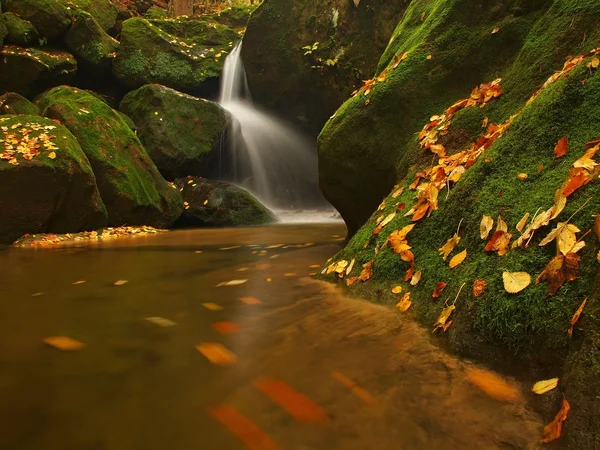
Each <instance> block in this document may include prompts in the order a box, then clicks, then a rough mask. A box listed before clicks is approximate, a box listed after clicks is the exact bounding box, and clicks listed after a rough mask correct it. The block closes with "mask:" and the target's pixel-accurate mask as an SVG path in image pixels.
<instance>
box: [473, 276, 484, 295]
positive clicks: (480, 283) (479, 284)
mask: <svg viewBox="0 0 600 450" xmlns="http://www.w3.org/2000/svg"><path fill="white" fill-rule="evenodd" d="M486 286H487V281H485V280H479V279H478V280H475V283H473V295H474V296H475V297H479V296H481V294H483V292H484V291H485V287H486Z"/></svg>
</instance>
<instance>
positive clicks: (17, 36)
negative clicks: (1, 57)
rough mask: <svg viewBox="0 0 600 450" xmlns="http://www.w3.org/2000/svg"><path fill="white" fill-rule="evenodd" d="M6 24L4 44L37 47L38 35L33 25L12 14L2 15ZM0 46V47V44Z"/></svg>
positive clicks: (38, 42)
mask: <svg viewBox="0 0 600 450" xmlns="http://www.w3.org/2000/svg"><path fill="white" fill-rule="evenodd" d="M2 15H3V16H4V23H5V24H6V29H7V32H8V34H7V37H6V42H8V43H10V44H15V45H22V46H29V45H39V44H40V35H39V33H38V31H37V30H36V28H35V27H34V26H33V24H32V23H31V22H29V21H27V20H25V19H22V18H20V17H19V16H18V15H16V14H15V13H12V12H6V13H4V14H2ZM0 45H2V44H1V43H0Z"/></svg>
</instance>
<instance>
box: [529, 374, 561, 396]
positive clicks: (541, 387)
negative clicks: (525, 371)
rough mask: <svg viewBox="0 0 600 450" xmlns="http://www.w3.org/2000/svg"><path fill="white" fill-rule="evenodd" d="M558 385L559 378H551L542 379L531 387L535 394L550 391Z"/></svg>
mask: <svg viewBox="0 0 600 450" xmlns="http://www.w3.org/2000/svg"><path fill="white" fill-rule="evenodd" d="M557 386H558V378H551V379H550V380H542V381H538V382H537V383H535V384H534V385H533V387H532V388H531V392H533V393H534V394H538V395H541V394H545V393H546V392H550V391H551V390H552V389H555V388H556V387H557Z"/></svg>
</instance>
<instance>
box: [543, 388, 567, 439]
mask: <svg viewBox="0 0 600 450" xmlns="http://www.w3.org/2000/svg"><path fill="white" fill-rule="evenodd" d="M570 409H571V405H569V402H568V401H567V399H563V401H562V405H561V407H560V411H559V412H558V414H557V415H556V417H555V418H554V420H553V421H552V422H550V423H549V424H548V425H546V426H545V427H544V437H543V438H542V443H544V444H547V443H548V442H552V441H555V440H557V439H558V438H559V437H560V436H561V435H562V427H563V423H564V422H565V420H567V416H568V415H569V410H570Z"/></svg>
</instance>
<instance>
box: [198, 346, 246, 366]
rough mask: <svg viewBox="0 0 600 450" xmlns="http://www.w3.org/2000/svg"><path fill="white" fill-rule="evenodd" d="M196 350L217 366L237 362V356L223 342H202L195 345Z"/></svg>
mask: <svg viewBox="0 0 600 450" xmlns="http://www.w3.org/2000/svg"><path fill="white" fill-rule="evenodd" d="M196 350H198V351H199V352H200V353H202V354H203V355H204V356H205V357H206V359H208V360H209V361H210V362H211V363H213V364H215V365H217V366H231V365H233V364H235V363H236V362H237V356H236V355H235V354H234V353H232V352H231V351H229V350H228V349H227V348H225V346H224V345H223V344H217V343H210V342H204V343H202V344H199V345H196Z"/></svg>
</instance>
